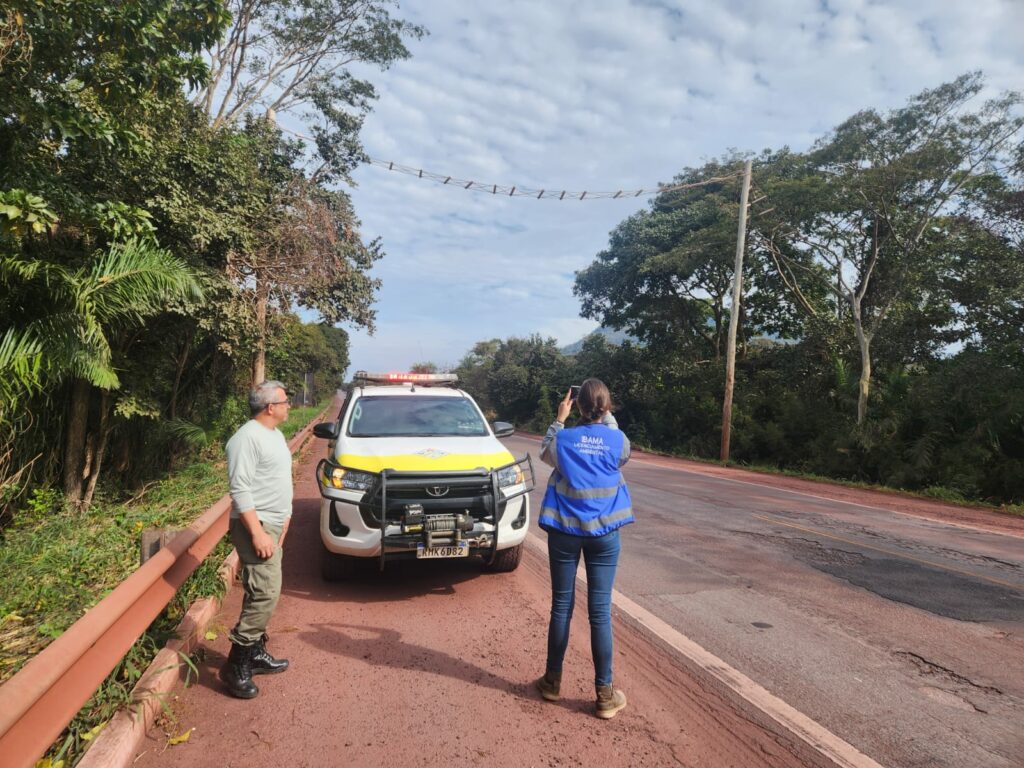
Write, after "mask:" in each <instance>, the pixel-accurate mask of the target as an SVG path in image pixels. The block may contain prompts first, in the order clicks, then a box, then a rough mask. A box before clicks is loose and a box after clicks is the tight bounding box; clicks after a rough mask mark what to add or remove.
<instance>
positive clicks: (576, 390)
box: [569, 384, 580, 403]
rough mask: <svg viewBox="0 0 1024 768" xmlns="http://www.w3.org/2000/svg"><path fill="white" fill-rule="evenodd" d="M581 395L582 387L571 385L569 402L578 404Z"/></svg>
mask: <svg viewBox="0 0 1024 768" xmlns="http://www.w3.org/2000/svg"><path fill="white" fill-rule="evenodd" d="M579 394H580V385H579V384H572V385H570V387H569V402H570V403H575V402H576V398H577V397H579Z"/></svg>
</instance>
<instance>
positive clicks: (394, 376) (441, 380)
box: [354, 371, 459, 384]
mask: <svg viewBox="0 0 1024 768" xmlns="http://www.w3.org/2000/svg"><path fill="white" fill-rule="evenodd" d="M354 379H355V380H356V381H372V382H374V383H377V384H403V383H406V382H409V383H413V384H454V383H455V382H456V381H458V380H459V377H458V374H454V373H405V372H392V373H367V372H366V371H356V375H355V377H354Z"/></svg>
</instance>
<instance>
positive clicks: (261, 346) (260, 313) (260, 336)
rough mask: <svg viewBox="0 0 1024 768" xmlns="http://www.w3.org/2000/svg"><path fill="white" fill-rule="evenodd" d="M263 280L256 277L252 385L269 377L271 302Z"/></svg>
mask: <svg viewBox="0 0 1024 768" xmlns="http://www.w3.org/2000/svg"><path fill="white" fill-rule="evenodd" d="M269 298H270V297H269V296H267V293H266V290H265V289H264V287H263V281H262V280H260V279H259V277H257V279H256V349H255V350H253V354H252V386H254V387H255V386H256V385H257V384H261V383H262V382H263V381H264V380H265V379H266V377H267V303H268V302H269Z"/></svg>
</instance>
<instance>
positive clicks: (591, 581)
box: [547, 530, 620, 685]
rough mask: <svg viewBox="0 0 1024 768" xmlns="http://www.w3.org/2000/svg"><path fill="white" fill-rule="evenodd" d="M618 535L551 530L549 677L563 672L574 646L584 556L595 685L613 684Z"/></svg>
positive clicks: (614, 533)
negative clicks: (571, 644)
mask: <svg viewBox="0 0 1024 768" xmlns="http://www.w3.org/2000/svg"><path fill="white" fill-rule="evenodd" d="M619 549H620V544H619V532H618V531H612V532H611V533H607V534H605V535H604V536H573V535H571V534H567V533H559V532H557V531H551V530H549V531H548V563H549V564H550V566H551V623H550V624H549V625H548V661H547V669H548V671H549V672H557V673H561V671H562V661H563V660H564V659H565V649H566V647H567V646H568V645H569V624H570V622H571V621H572V609H573V606H574V604H575V602H576V569H577V568H578V567H579V563H580V554H582V555H583V562H584V564H585V567H586V569H587V612H588V614H589V616H590V652H591V653H592V654H593V656H594V682H595V684H596V685H611V683H612V586H613V584H614V583H615V568H616V566H617V565H618V562H619Z"/></svg>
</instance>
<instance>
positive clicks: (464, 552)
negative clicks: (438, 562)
mask: <svg viewBox="0 0 1024 768" xmlns="http://www.w3.org/2000/svg"><path fill="white" fill-rule="evenodd" d="M468 556H469V544H468V543H467V542H465V541H460V542H459V543H458V544H451V545H448V546H443V547H427V546H424V545H423V544H420V545H419V546H417V547H416V557H417V558H419V559H421V560H422V559H426V558H434V557H468Z"/></svg>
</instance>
